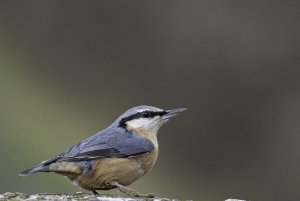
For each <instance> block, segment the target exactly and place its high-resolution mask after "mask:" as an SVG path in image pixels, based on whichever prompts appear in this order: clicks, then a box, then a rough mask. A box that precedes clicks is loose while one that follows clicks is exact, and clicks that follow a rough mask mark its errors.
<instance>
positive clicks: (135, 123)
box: [127, 119, 149, 129]
mask: <svg viewBox="0 0 300 201" xmlns="http://www.w3.org/2000/svg"><path fill="white" fill-rule="evenodd" d="M148 121H149V120H148ZM148 125H149V122H147V120H145V119H133V120H131V121H128V122H127V126H128V127H129V128H133V129H137V128H143V129H147V127H148Z"/></svg>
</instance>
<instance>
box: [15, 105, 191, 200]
mask: <svg viewBox="0 0 300 201" xmlns="http://www.w3.org/2000/svg"><path fill="white" fill-rule="evenodd" d="M185 110H186V108H179V109H173V110H162V109H159V108H156V107H152V106H137V107H134V108H131V109H129V110H128V111H126V112H125V113H124V114H122V115H121V116H120V117H118V118H117V120H116V121H115V122H113V123H112V124H111V125H110V126H109V127H107V128H105V129H104V130H102V131H100V132H98V133H96V134H95V135H93V136H91V137H89V138H87V139H86V140H84V141H82V142H80V143H79V144H76V145H74V146H72V147H71V148H70V149H68V150H67V151H65V152H63V153H61V154H59V155H57V156H55V157H53V158H51V159H49V160H46V161H43V162H42V163H41V164H39V165H37V166H35V167H32V168H30V169H27V170H25V171H23V172H21V173H20V174H19V175H20V176H27V175H29V174H32V173H35V172H55V173H58V174H60V175H63V176H66V177H67V178H68V179H69V180H70V181H71V182H72V183H73V184H75V185H77V186H79V187H81V188H83V189H86V190H90V191H92V192H93V193H94V194H98V193H97V190H110V189H113V188H117V189H119V190H120V191H122V192H124V193H126V194H127V195H129V196H132V197H153V194H140V193H138V192H136V191H134V190H132V189H130V188H128V187H125V186H128V185H130V184H131V183H133V182H134V181H135V180H137V179H138V178H140V177H141V176H143V175H144V174H146V173H147V172H149V171H150V170H151V169H152V167H153V166H154V164H155V162H156V159H157V155H158V142H157V131H158V130H159V128H160V127H161V126H162V125H163V124H164V123H165V122H167V121H168V120H169V119H170V118H171V117H173V116H175V115H177V114H179V113H180V112H183V111H185Z"/></svg>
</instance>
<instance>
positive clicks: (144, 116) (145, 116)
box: [142, 111, 150, 118]
mask: <svg viewBox="0 0 300 201" xmlns="http://www.w3.org/2000/svg"><path fill="white" fill-rule="evenodd" d="M142 117H143V118H149V117H150V112H148V111H144V112H142Z"/></svg>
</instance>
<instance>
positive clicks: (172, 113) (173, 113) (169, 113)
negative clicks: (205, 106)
mask: <svg viewBox="0 0 300 201" xmlns="http://www.w3.org/2000/svg"><path fill="white" fill-rule="evenodd" d="M186 110H187V108H177V109H172V110H166V114H164V115H163V116H162V119H164V120H168V119H170V118H171V117H174V116H177V115H178V114H179V113H181V112H184V111H186Z"/></svg>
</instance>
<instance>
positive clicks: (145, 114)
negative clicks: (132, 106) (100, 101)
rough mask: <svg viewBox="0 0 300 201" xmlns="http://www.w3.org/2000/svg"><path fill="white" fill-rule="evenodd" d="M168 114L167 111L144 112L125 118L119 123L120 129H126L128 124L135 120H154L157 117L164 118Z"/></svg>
mask: <svg viewBox="0 0 300 201" xmlns="http://www.w3.org/2000/svg"><path fill="white" fill-rule="evenodd" d="M165 114H167V112H166V111H159V112H153V111H148V110H146V111H143V112H138V113H136V114H133V115H130V116H128V117H124V118H122V119H121V120H120V122H119V127H123V128H126V122H128V121H130V120H133V119H139V118H145V119H146V118H153V117H155V116H163V115H165Z"/></svg>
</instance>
